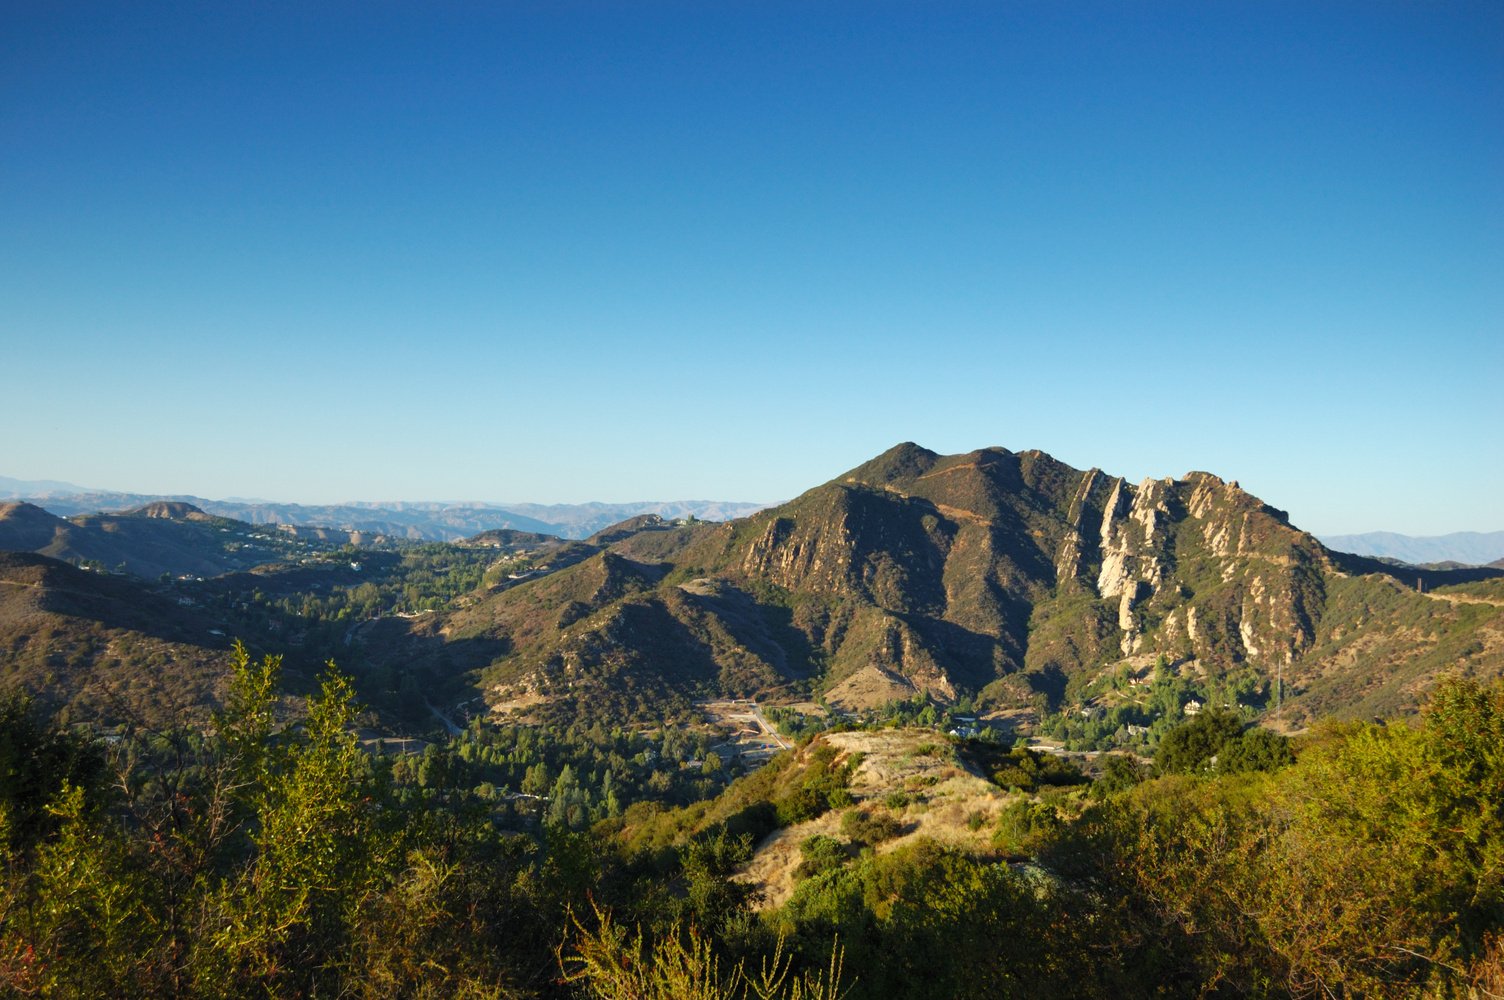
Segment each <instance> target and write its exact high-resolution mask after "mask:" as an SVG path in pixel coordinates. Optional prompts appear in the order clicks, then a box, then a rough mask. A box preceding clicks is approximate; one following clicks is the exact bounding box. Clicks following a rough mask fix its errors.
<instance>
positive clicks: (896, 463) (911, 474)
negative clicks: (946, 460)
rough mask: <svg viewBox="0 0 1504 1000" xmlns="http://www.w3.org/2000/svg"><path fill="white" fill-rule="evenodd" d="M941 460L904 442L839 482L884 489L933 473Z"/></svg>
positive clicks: (918, 447) (935, 455)
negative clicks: (937, 461) (901, 481)
mask: <svg viewBox="0 0 1504 1000" xmlns="http://www.w3.org/2000/svg"><path fill="white" fill-rule="evenodd" d="M939 457H940V456H939V455H937V454H936V453H935V452H933V451H930V450H929V449H928V448H922V447H920V446H919V445H917V444H915V443H914V442H912V441H904V442H903V443H901V444H896V445H894V446H893V447H891V448H889V449H888V450H887V451H885V452H883V453H882V454H881V455H878V456H877V457H876V458H874V459H871V460H869V461H866V462H863V463H862V464H861V465H858V466H857V467H856V468H854V469H852V470H851V471H850V472H848V473H846V474H845V475H844V476H841V477H840V480H839V481H840V482H847V483H852V482H854V483H865V484H867V485H869V486H884V485H887V484H888V483H893V482H898V481H900V480H905V479H916V478H918V477H919V476H921V475H923V474H924V473H925V472H927V471H929V469H930V468H931V467H932V466H933V465H934V464H935V461H936V460H937V459H938V458H939Z"/></svg>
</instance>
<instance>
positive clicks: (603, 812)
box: [392, 721, 740, 830]
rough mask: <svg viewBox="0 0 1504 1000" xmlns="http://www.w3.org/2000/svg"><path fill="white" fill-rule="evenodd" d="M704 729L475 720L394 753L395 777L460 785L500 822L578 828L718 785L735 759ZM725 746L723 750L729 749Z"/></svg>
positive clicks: (417, 783)
mask: <svg viewBox="0 0 1504 1000" xmlns="http://www.w3.org/2000/svg"><path fill="white" fill-rule="evenodd" d="M713 742H714V741H713V740H712V738H711V737H710V736H709V735H708V734H706V733H703V732H698V731H691V730H687V729H683V728H680V727H674V726H665V727H663V728H662V729H658V730H650V731H624V730H622V729H620V728H614V729H610V730H608V729H606V728H605V726H603V725H602V724H601V723H599V722H596V723H593V724H591V725H588V726H585V725H572V726H544V727H533V726H489V725H484V724H482V723H480V722H479V721H477V722H475V723H473V724H472V725H471V726H470V728H468V729H466V730H465V731H464V732H463V733H461V734H460V735H459V736H458V737H456V738H455V739H454V740H453V741H451V742H450V743H449V744H448V745H447V746H438V745H430V746H428V747H426V748H425V749H424V751H423V752H422V753H421V754H417V755H413V756H410V757H399V758H397V759H396V760H395V761H394V762H393V763H392V775H393V777H394V778H395V779H396V782H397V784H398V786H399V787H402V786H412V787H414V788H416V789H419V790H426V789H440V790H447V789H458V790H461V791H463V792H466V793H469V794H472V795H474V796H475V797H476V798H478V799H480V800H481V801H484V802H488V803H491V804H492V805H493V812H495V813H497V818H498V820H499V821H500V822H503V823H505V824H508V825H526V822H527V820H529V819H532V820H535V821H541V822H543V823H546V824H549V825H553V826H559V827H564V828H568V829H571V830H584V829H587V828H589V827H590V826H592V825H593V824H595V823H598V822H600V821H601V820H604V819H609V818H611V817H613V816H620V815H621V814H622V812H623V810H624V809H625V808H626V806H627V805H628V804H630V803H633V802H659V803H663V804H665V805H680V806H682V805H688V804H689V803H691V802H696V801H699V800H701V799H707V798H710V797H712V796H714V795H716V794H718V793H719V792H720V791H721V790H722V789H724V788H725V787H726V785H727V783H728V782H730V780H731V779H732V777H733V776H734V775H736V774H738V773H740V769H739V768H738V767H736V766H735V765H734V764H733V763H732V762H731V761H727V762H726V763H724V764H723V763H722V760H721V757H720V756H719V755H718V754H717V753H716V752H715V751H713V750H712V749H711V745H712V743H713ZM729 756H730V755H729V754H728V757H729Z"/></svg>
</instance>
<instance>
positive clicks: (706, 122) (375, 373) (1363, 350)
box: [0, 0, 1504, 534]
mask: <svg viewBox="0 0 1504 1000" xmlns="http://www.w3.org/2000/svg"><path fill="white" fill-rule="evenodd" d="M1501 375H1504V7H1501V6H1500V5H1498V4H1495V3H1476V4H1445V5H1441V4H1413V3H1404V4H1400V3H1392V4H1389V3H1362V4H1322V3H1299V4H1297V3H1289V4H1281V3H1272V2H1270V3H1257V4H1253V3H1249V4H1241V3H1217V4H1206V3H1194V4H1192V3H1187V4H1177V3H1144V4H1125V3H1069V2H1067V3H1043V2H1041V3H1031V4H1023V3H1020V4H1008V3H985V4H950V3H934V2H924V3H921V2H910V3H892V2H863V3H841V2H830V3H819V4H811V3H798V4H792V3H791V4H784V3H777V2H769V0H760V2H757V3H716V4H705V3H676V4H660V3H651V2H637V3H630V4H628V3H622V4H609V3H594V4H585V3H579V4H571V3H537V4H499V5H482V4H436V5H428V4H424V5H420V4H386V3H373V4H359V5H356V4H351V5H346V6H341V5H337V4H256V5H251V4H229V3H227V4H199V5H187V4H177V5H156V4H150V3H140V4H128V5H127V4H113V3H112V4H98V5H95V4H88V3H70V4H21V3H11V4H7V5H5V6H4V9H3V11H0V385H3V388H4V393H5V398H6V405H5V406H4V407H3V408H0V474H3V475H9V476H14V477H18V478H29V479H30V478H34V479H41V478H49V479H64V480H69V481H73V482H78V483H82V484H84V485H88V486H97V487H107V488H114V489H123V490H132V491H137V492H152V493H156V492H161V493H193V494H198V495H201V496H210V497H218V496H231V495H236V496H260V497H266V498H270V499H278V500H299V501H305V502H327V501H337V500H343V499H489V500H503V501H522V500H530V501H540V502H555V501H562V502H570V501H584V500H591V499H599V500H632V499H670V498H673V499H685V498H716V499H738V500H769V501H770V500H778V499H783V498H786V497H789V496H792V495H794V494H796V493H798V492H800V491H802V490H804V489H806V488H808V487H809V486H812V485H814V484H816V483H819V482H822V481H824V480H826V479H829V478H831V477H832V476H834V475H836V474H838V473H839V472H841V471H843V470H844V469H846V468H849V467H851V466H853V465H856V464H858V463H859V462H861V461H863V460H865V459H866V458H868V457H870V456H872V455H873V454H876V453H877V452H879V451H881V450H883V449H884V448H887V447H889V446H890V445H892V444H895V443H897V442H898V441H902V440H914V441H917V442H919V443H921V444H923V445H925V446H927V447H930V448H933V449H935V450H937V451H942V452H955V451H968V450H971V449H973V448H977V447H983V446H986V445H993V444H997V445H1003V446H1005V447H1009V448H1012V449H1015V450H1023V449H1025V448H1040V449H1042V450H1045V451H1048V452H1050V453H1051V454H1054V455H1055V456H1057V457H1058V458H1060V459H1062V460H1064V461H1067V462H1069V463H1071V464H1073V465H1076V466H1078V467H1082V468H1085V467H1089V466H1098V467H1101V468H1103V469H1105V470H1107V471H1109V472H1112V473H1116V474H1121V475H1127V476H1129V477H1132V478H1134V479H1138V478H1141V477H1144V476H1150V475H1152V476H1164V475H1179V474H1182V473H1184V472H1185V471H1187V470H1190V469H1207V470H1210V471H1213V472H1216V473H1218V474H1220V475H1223V476H1225V477H1227V478H1236V479H1239V480H1240V481H1241V482H1242V484H1243V486H1244V487H1245V488H1247V489H1249V490H1250V491H1252V492H1254V493H1257V494H1258V495H1260V496H1262V497H1263V498H1264V499H1265V500H1267V501H1268V502H1270V503H1272V504H1275V505H1276V506H1279V507H1283V508H1286V509H1288V510H1289V511H1290V512H1291V515H1292V519H1293V520H1294V521H1295V522H1296V523H1297V524H1299V525H1300V526H1302V527H1307V528H1310V529H1312V530H1316V531H1322V532H1345V531H1354V532H1355V531H1365V530H1373V529H1381V528H1382V529H1389V530H1397V531H1405V532H1410V533H1414V534H1434V533H1442V532H1446V531H1453V530H1468V529H1471V530H1494V529H1499V528H1504V505H1501V503H1500V500H1499V498H1500V497H1501V496H1504V445H1501V444H1500V441H1501V437H1504V435H1501V430H1504V392H1501V391H1500V382H1501V378H1500V377H1501Z"/></svg>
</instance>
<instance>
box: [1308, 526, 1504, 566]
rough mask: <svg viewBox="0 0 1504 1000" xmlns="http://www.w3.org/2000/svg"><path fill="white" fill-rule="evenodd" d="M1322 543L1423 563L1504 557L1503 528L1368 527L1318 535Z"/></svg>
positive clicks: (1485, 562) (1487, 562)
mask: <svg viewBox="0 0 1504 1000" xmlns="http://www.w3.org/2000/svg"><path fill="white" fill-rule="evenodd" d="M1320 538H1321V544H1323V545H1325V546H1326V547H1327V548H1329V549H1336V550H1337V551H1338V552H1353V553H1356V554H1357V555H1360V556H1372V557H1374V558H1375V559H1398V560H1400V561H1401V562H1406V563H1410V564H1411V565H1415V566H1422V565H1427V564H1432V563H1461V564H1463V565H1466V566H1487V565H1490V564H1498V563H1499V562H1500V561H1504V531H1488V532H1480V531H1458V532H1454V533H1453V534H1450V535H1430V536H1414V535H1397V534H1395V533H1394V532H1392V531H1370V532H1367V533H1366V534H1361V535H1321V536H1320Z"/></svg>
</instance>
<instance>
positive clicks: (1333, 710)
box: [367, 444, 1504, 724]
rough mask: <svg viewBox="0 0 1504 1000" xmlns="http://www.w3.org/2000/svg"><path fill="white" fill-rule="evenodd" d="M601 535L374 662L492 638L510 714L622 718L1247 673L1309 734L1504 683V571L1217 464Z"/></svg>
mask: <svg viewBox="0 0 1504 1000" xmlns="http://www.w3.org/2000/svg"><path fill="white" fill-rule="evenodd" d="M630 527H631V526H628V528H630ZM597 542H599V543H600V544H601V547H600V550H599V551H597V552H595V553H594V554H592V555H590V556H589V557H588V558H585V559H583V560H581V561H580V562H578V563H576V564H574V565H571V566H569V567H567V568H565V569H562V570H559V571H557V572H553V573H551V574H549V575H546V576H543V577H541V578H540V579H536V580H531V581H527V582H525V583H523V584H522V585H518V586H512V587H509V588H507V589H505V590H500V591H498V592H495V593H491V594H488V595H481V596H479V597H478V599H475V600H473V601H471V602H469V605H468V606H467V607H465V608H463V609H461V610H458V611H454V612H451V613H449V614H447V615H445V616H443V617H442V618H435V619H432V620H430V621H428V622H426V623H422V624H414V625H411V626H405V627H408V628H410V629H411V633H410V634H409V635H407V636H405V637H404V636H398V635H392V634H389V633H388V634H384V635H382V636H381V641H380V643H379V646H380V648H369V649H368V650H367V653H368V655H371V656H373V657H375V658H378V659H379V658H381V657H383V656H385V657H389V658H400V657H402V656H408V655H416V654H414V652H413V651H414V650H417V649H420V648H421V649H425V650H428V652H426V653H424V654H423V655H425V656H428V657H429V658H432V657H434V656H435V654H434V653H433V652H432V650H433V649H434V646H435V644H436V643H437V644H438V645H439V646H440V647H441V648H447V647H453V648H454V649H455V650H459V649H462V648H464V649H470V650H476V649H484V650H486V651H487V652H486V658H487V660H488V663H487V664H485V665H484V669H483V670H482V671H480V672H479V673H478V674H477V676H478V677H480V679H481V684H482V688H483V692H484V695H485V697H486V699H487V700H488V701H489V702H490V703H491V704H492V705H493V706H495V707H498V708H501V709H511V710H516V711H518V712H521V713H531V714H534V715H545V716H546V715H550V714H555V715H557V716H558V717H563V716H564V715H569V716H585V717H590V716H596V717H616V718H622V717H627V716H636V717H646V716H654V715H664V714H667V715H670V716H672V715H673V714H674V713H675V712H676V711H682V710H685V709H687V708H688V707H689V703H690V701H691V700H692V699H695V698H698V697H704V696H711V695H751V694H756V693H758V692H768V691H771V690H775V689H779V688H789V687H791V686H796V687H797V686H802V685H811V686H814V687H815V688H817V689H818V691H819V692H821V693H823V695H824V697H825V698H826V700H827V701H828V702H830V703H831V704H833V705H835V706H838V707H847V708H861V707H869V706H876V705H879V704H881V703H883V702H886V701H890V700H892V699H896V698H905V697H910V696H913V695H915V694H923V695H927V696H929V697H931V698H934V699H936V700H939V701H941V702H954V701H956V700H957V699H959V698H962V697H971V698H975V699H977V700H978V701H979V704H980V705H981V707H983V708H988V707H990V708H994V709H1009V708H1022V707H1025V706H1030V705H1034V706H1040V705H1044V704H1046V703H1047V704H1048V705H1049V706H1051V707H1056V708H1058V707H1059V706H1061V705H1063V704H1071V703H1075V702H1078V701H1081V700H1083V699H1084V698H1086V697H1088V695H1089V692H1090V691H1091V690H1093V689H1092V685H1093V683H1094V682H1096V681H1098V680H1099V679H1100V678H1102V677H1103V676H1106V675H1110V674H1116V675H1118V676H1128V677H1138V676H1144V675H1147V674H1148V673H1150V672H1152V671H1153V670H1154V669H1156V667H1157V668H1158V669H1159V670H1161V671H1166V670H1167V671H1171V672H1174V673H1177V674H1180V675H1182V676H1187V677H1197V678H1202V679H1207V678H1219V677H1226V676H1229V675H1234V674H1236V675H1239V676H1243V677H1249V678H1252V679H1253V682H1254V683H1256V684H1257V685H1258V686H1260V687H1261V688H1262V691H1263V697H1264V698H1265V699H1267V701H1268V704H1269V706H1271V707H1272V706H1273V705H1274V704H1275V703H1276V702H1277V703H1279V704H1280V708H1281V717H1282V720H1283V721H1284V722H1285V723H1286V724H1299V723H1300V722H1301V721H1302V720H1304V719H1308V718H1310V717H1313V716H1315V715H1318V714H1338V715H1348V716H1370V715H1374V714H1381V713H1388V712H1394V711H1403V710H1406V709H1408V708H1410V707H1412V706H1413V705H1415V704H1416V703H1417V701H1418V699H1420V698H1421V697H1422V696H1423V694H1424V692H1425V690H1426V689H1428V687H1429V686H1430V684H1431V683H1432V681H1433V680H1434V678H1435V677H1436V676H1438V674H1439V673H1440V672H1443V671H1446V670H1450V669H1460V670H1463V671H1465V672H1472V673H1477V674H1480V675H1489V674H1494V673H1498V672H1499V671H1500V670H1501V669H1504V608H1501V605H1504V596H1501V595H1500V592H1499V589H1498V586H1497V584H1492V583H1489V582H1488V580H1489V579H1490V578H1496V577H1498V576H1499V575H1500V574H1499V573H1497V572H1496V571H1492V570H1488V569H1481V568H1480V569H1473V570H1465V571H1423V570H1415V569H1411V568H1408V567H1403V568H1402V567H1396V566H1392V565H1388V564H1385V563H1381V562H1378V561H1376V560H1368V559H1363V558H1360V557H1356V556H1349V555H1343V554H1338V553H1334V552H1331V551H1329V550H1328V549H1326V548H1325V547H1324V546H1322V544H1321V543H1320V542H1318V541H1317V540H1316V539H1315V538H1313V537H1312V536H1311V535H1309V534H1307V533H1306V532H1304V531H1301V530H1299V529H1298V528H1296V527H1294V526H1292V525H1291V524H1290V523H1289V520H1288V518H1287V517H1286V515H1285V514H1284V513H1283V512H1282V511H1279V510H1276V509H1274V508H1272V507H1270V506H1268V505H1267V504H1265V503H1263V502H1262V501H1260V500H1259V499H1258V498H1257V497H1254V496H1252V495H1250V494H1248V493H1246V492H1245V491H1243V490H1242V489H1241V488H1239V486H1238V484H1237V483H1236V482H1228V481H1224V480H1223V479H1220V478H1218V477H1217V476H1214V475H1211V474H1209V473H1204V472H1192V473H1188V474H1187V475H1186V476H1185V477H1184V478H1181V479H1158V480H1154V479H1151V480H1145V481H1144V482H1142V483H1138V484H1133V483H1129V482H1127V481H1125V480H1123V479H1122V478H1120V477H1116V476H1113V475H1110V474H1108V473H1105V472H1103V471H1101V470H1098V469H1089V470H1085V471H1083V470H1080V469H1075V468H1072V467H1070V466H1068V465H1066V464H1064V463H1062V462H1059V461H1057V460H1055V459H1054V458H1051V457H1050V456H1049V455H1046V454H1044V453H1042V452H1038V451H1024V452H1018V453H1014V452H1011V451H1008V450H1006V449H1003V448H988V449H984V450H981V451H976V452H972V453H970V454H967V455H952V456H942V455H938V454H935V453H934V452H931V451H928V450H926V449H924V448H921V447H919V446H917V445H914V444H902V445H899V446H897V447H895V448H893V449H891V450H889V451H887V452H885V453H884V454H882V455H880V456H878V457H877V458H875V459H873V460H872V461H870V462H867V463H865V464H863V465H861V466H858V467H857V468H855V469H852V470H851V471H850V472H848V473H846V474H844V475H842V476H839V477H837V478H836V479H834V480H832V481H831V482H828V483H826V484H824V485H822V486H819V487H816V488H815V489H812V490H810V491H809V492H807V493H805V494H804V495H802V496H800V497H798V498H797V499H795V500H793V501H791V502H789V503H787V504H784V505H782V506H780V507H775V508H771V509H768V510H764V511H762V512H760V513H757V514H754V515H753V516H751V517H748V518H744V519H741V520H738V521H733V522H728V523H723V524H711V523H698V524H689V525H684V526H677V527H674V526H669V525H667V524H666V523H664V522H656V523H653V524H651V525H647V526H645V528H644V530H635V531H634V530H622V531H617V532H611V533H603V535H602V536H599V537H598V539H597ZM1417 586H1419V588H1420V589H1417ZM440 655H442V654H440ZM447 662H449V664H450V665H451V666H452V667H455V668H467V667H479V666H483V664H481V663H479V662H477V661H476V660H475V659H474V658H473V657H472V658H470V659H465V658H463V657H459V656H456V657H452V658H450V659H449V660H448V661H447ZM1277 682H1278V683H1279V684H1280V685H1281V686H1280V688H1279V690H1278V691H1274V687H1275V684H1276V683H1277Z"/></svg>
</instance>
